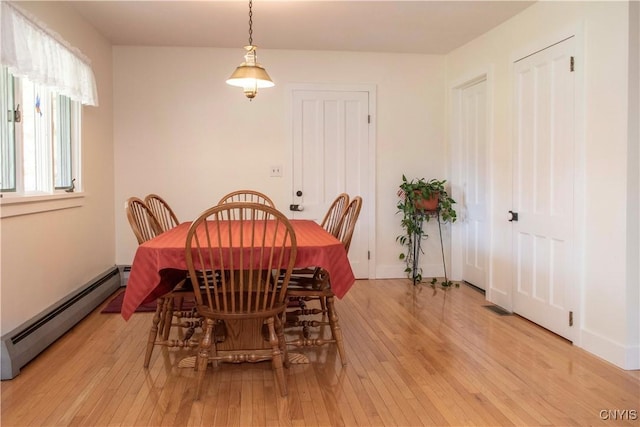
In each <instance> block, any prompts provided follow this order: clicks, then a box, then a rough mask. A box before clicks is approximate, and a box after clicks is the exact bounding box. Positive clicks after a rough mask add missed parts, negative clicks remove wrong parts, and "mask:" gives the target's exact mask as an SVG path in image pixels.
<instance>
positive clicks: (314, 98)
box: [290, 89, 372, 278]
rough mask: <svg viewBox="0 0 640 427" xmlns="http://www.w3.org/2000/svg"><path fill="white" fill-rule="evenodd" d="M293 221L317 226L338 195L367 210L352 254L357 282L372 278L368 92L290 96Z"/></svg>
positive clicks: (305, 92) (316, 92) (300, 92)
mask: <svg viewBox="0 0 640 427" xmlns="http://www.w3.org/2000/svg"><path fill="white" fill-rule="evenodd" d="M291 95H292V106H291V109H292V111H291V116H292V144H293V147H292V154H293V164H292V173H293V178H292V188H291V198H292V202H291V204H292V206H291V207H290V214H291V215H290V216H291V217H292V218H299V219H300V218H302V219H313V220H315V221H317V222H318V223H319V222H321V221H322V218H323V217H324V214H325V213H326V211H327V209H328V208H329V206H330V204H331V202H332V201H333V200H334V199H335V198H336V196H337V195H338V194H340V193H343V192H344V193H347V194H349V196H350V197H352V198H353V197H355V196H358V195H359V196H361V197H362V198H363V206H362V210H361V212H360V217H359V219H358V222H357V225H356V229H355V232H354V235H353V240H352V242H351V247H350V249H349V260H350V262H351V267H352V268H353V271H354V274H355V276H356V278H368V277H369V243H368V242H369V231H368V230H369V226H370V224H368V221H369V213H370V209H371V203H372V197H370V196H369V194H368V188H369V179H370V177H369V167H368V164H369V163H368V162H369V160H368V159H369V96H370V94H369V92H367V91H343V90H309V89H304V90H302V89H300V90H297V89H294V90H293V91H292V94H291Z"/></svg>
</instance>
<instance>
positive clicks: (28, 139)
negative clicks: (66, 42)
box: [0, 67, 81, 195]
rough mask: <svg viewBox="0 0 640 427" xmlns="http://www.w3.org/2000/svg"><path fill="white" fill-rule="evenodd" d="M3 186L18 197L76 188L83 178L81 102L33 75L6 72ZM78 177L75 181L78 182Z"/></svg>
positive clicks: (1, 85)
mask: <svg viewBox="0 0 640 427" xmlns="http://www.w3.org/2000/svg"><path fill="white" fill-rule="evenodd" d="M0 78H1V80H2V82H0V89H2V90H1V92H0V94H1V99H0V104H1V105H0V108H2V112H3V113H4V114H3V116H4V115H5V114H6V116H5V117H2V123H1V124H0V132H1V135H0V137H1V139H0V154H1V155H2V157H1V159H0V168H1V172H0V190H1V191H2V192H3V193H8V194H15V195H36V194H51V193H54V192H56V191H62V190H70V189H72V188H74V187H75V186H76V185H77V184H78V181H79V176H78V170H79V153H80V113H81V106H80V105H79V103H78V102H77V101H72V100H71V99H69V98H68V97H67V96H64V95H59V94H57V93H56V92H55V91H53V90H51V89H49V88H48V87H46V86H44V85H41V84H38V83H34V82H31V81H30V80H28V79H27V78H18V77H14V76H13V75H11V73H9V72H8V70H7V68H5V67H2V71H1V74H0ZM74 179H75V181H74Z"/></svg>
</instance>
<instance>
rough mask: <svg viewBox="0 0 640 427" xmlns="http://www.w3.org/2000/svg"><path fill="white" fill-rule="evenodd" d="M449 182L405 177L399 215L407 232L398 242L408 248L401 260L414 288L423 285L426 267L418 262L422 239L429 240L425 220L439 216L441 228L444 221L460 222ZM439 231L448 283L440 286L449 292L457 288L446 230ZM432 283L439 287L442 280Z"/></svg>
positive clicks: (400, 190)
mask: <svg viewBox="0 0 640 427" xmlns="http://www.w3.org/2000/svg"><path fill="white" fill-rule="evenodd" d="M445 183H446V180H437V179H430V180H428V181H427V180H426V179H424V178H420V179H412V180H411V181H409V180H407V177H406V176H405V175H402V183H401V184H400V188H399V189H398V196H399V197H400V199H399V200H398V204H397V208H398V213H401V214H402V220H401V221H400V225H401V226H402V229H403V233H402V234H400V235H399V236H398V237H396V241H397V242H399V243H400V244H401V245H402V246H403V247H404V250H403V252H401V253H400V256H399V258H400V259H401V260H403V261H404V262H405V265H406V268H405V270H404V271H405V273H407V277H408V278H410V279H412V280H413V284H414V285H415V284H418V283H420V282H422V268H421V267H420V266H419V263H418V260H419V258H420V254H421V253H423V251H422V240H423V239H425V238H427V237H428V236H427V234H426V233H425V232H424V230H423V228H422V225H423V223H424V221H429V219H430V218H432V217H435V218H437V220H438V225H439V226H440V225H441V222H455V221H456V219H457V214H456V211H455V209H454V207H453V205H454V204H455V203H456V202H455V200H453V198H451V196H450V195H449V193H448V191H447V189H446V187H445ZM439 230H440V247H441V248H442V262H443V265H444V281H442V282H440V283H439V285H440V287H441V288H443V289H448V288H450V287H451V286H454V283H453V282H451V281H450V280H449V279H448V277H447V267H446V263H445V257H444V247H443V245H442V229H441V228H440V227H439ZM430 284H431V286H432V287H433V288H435V287H436V286H437V285H438V280H437V279H436V278H435V277H434V278H433V279H432V280H431V283H430ZM455 286H458V284H455Z"/></svg>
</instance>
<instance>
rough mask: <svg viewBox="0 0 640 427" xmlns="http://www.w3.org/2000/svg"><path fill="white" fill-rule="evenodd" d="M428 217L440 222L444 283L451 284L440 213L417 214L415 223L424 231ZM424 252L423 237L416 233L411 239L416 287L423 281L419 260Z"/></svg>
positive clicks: (414, 283)
mask: <svg viewBox="0 0 640 427" xmlns="http://www.w3.org/2000/svg"><path fill="white" fill-rule="evenodd" d="M427 215H433V216H435V217H436V219H437V220H438V233H439V235H440V253H441V254H442V266H443V268H444V282H445V283H449V278H448V276H447V262H446V259H445V256H444V243H443V240H442V221H441V220H440V211H438V210H435V211H423V212H419V213H417V214H416V216H415V222H416V224H418V226H419V227H418V228H419V229H422V226H423V224H424V218H425V217H426V216H427ZM421 252H422V236H421V235H420V234H418V233H414V235H413V237H412V239H411V256H412V263H413V269H412V271H413V277H412V280H413V285H414V286H415V285H416V284H418V283H420V282H421V281H422V274H420V273H419V271H420V269H419V268H420V267H419V262H418V261H419V258H420V253H421Z"/></svg>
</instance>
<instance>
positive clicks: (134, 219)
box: [127, 197, 200, 368]
mask: <svg viewBox="0 0 640 427" xmlns="http://www.w3.org/2000/svg"><path fill="white" fill-rule="evenodd" d="M127 219H128V220H129V225H130V226H131V230H132V231H133V234H134V235H135V236H136V239H137V240H138V244H139V245H141V244H143V243H144V242H146V241H148V240H151V239H153V238H154V237H155V236H157V235H158V234H160V233H162V228H161V226H160V224H159V222H158V220H157V219H156V217H155V216H154V215H153V212H152V211H151V209H149V207H148V206H147V205H146V204H145V203H144V201H143V200H142V199H139V198H137V197H130V198H129V199H128V200H127ZM189 296H191V297H192V298H194V297H193V291H192V290H191V289H190V283H189V282H188V281H187V280H186V275H185V280H181V281H180V282H179V283H178V284H177V285H176V286H175V287H174V289H173V290H172V291H171V292H169V293H167V294H164V295H162V296H161V297H159V298H157V299H156V311H155V314H154V316H153V320H152V322H151V329H150V330H149V338H148V340H147V349H146V352H145V357H144V367H145V368H147V367H149V362H150V361H151V355H152V354H153V349H154V348H155V346H164V347H185V346H186V347H195V346H196V345H197V343H196V342H193V341H191V337H192V336H193V334H194V332H195V329H196V327H197V326H199V323H200V320H199V318H198V316H195V315H194V314H195V313H194V312H181V311H175V310H174V309H173V307H174V304H175V302H174V299H179V300H180V302H181V301H183V299H184V298H185V297H189ZM174 316H177V317H178V318H179V321H178V322H174V321H173V318H174ZM172 326H180V327H182V328H184V329H185V334H184V337H183V338H182V339H181V340H169V334H170V330H171V327H172Z"/></svg>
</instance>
